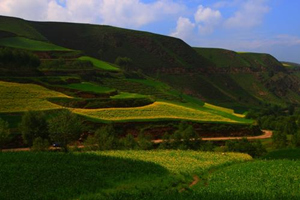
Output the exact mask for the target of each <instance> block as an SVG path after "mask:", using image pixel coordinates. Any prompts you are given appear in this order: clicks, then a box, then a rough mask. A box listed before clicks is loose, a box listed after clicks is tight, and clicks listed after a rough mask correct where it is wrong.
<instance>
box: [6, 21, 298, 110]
mask: <svg viewBox="0 0 300 200" xmlns="http://www.w3.org/2000/svg"><path fill="white" fill-rule="evenodd" d="M8 22H9V23H8ZM0 30H2V32H1V33H0V37H1V38H2V39H3V38H4V39H7V37H12V35H14V36H19V37H26V38H30V39H34V40H44V41H47V42H48V43H52V44H55V45H58V46H61V47H63V48H67V49H73V50H78V51H74V52H70V53H65V54H62V53H61V52H58V53H53V51H50V50H49V52H43V53H41V52H36V51H34V53H35V54H36V55H38V56H39V57H40V58H42V59H50V60H51V59H52V60H53V59H57V58H60V57H64V58H67V59H77V58H78V57H81V56H83V55H88V56H90V57H93V58H95V59H100V60H102V61H105V62H109V63H114V62H115V60H116V59H117V58H119V57H123V58H126V59H127V60H130V62H128V63H127V64H126V66H125V67H122V71H118V70H116V72H115V74H114V75H109V76H107V74H105V73H104V72H102V71H101V68H99V69H98V70H95V69H90V68H88V69H90V70H89V71H84V70H83V69H84V68H82V69H81V70H80V69H78V67H77V69H76V70H75V69H74V70H73V69H72V70H69V69H68V70H66V71H64V70H60V71H58V70H57V67H53V66H52V68H49V67H47V68H43V70H44V69H46V70H44V71H43V73H44V74H45V73H47V74H48V75H49V74H52V75H67V74H68V75H76V74H77V75H80V76H81V78H83V77H84V78H83V79H84V80H83V81H96V82H97V83H100V84H104V85H105V86H109V87H110V86H113V87H118V88H119V89H124V90H125V91H124V92H130V91H128V88H124V86H123V85H122V82H124V83H125V82H126V83H128V81H126V80H125V79H124V77H125V78H134V79H135V78H137V79H140V78H142V79H145V76H144V75H145V74H146V75H147V76H146V77H148V78H151V79H156V80H159V81H161V82H164V83H166V84H167V85H168V86H169V87H171V88H172V89H173V90H174V89H175V90H176V91H177V94H176V95H175V96H177V97H175V96H174V94H171V93H172V92H171V93H169V92H167V93H168V95H167V96H168V98H167V99H168V100H170V99H171V100H175V99H176V101H180V96H182V95H184V94H185V95H190V96H193V97H195V98H197V99H199V101H202V102H203V101H204V102H208V103H212V104H216V105H219V106H224V107H229V108H233V109H235V110H240V111H241V112H242V111H245V110H247V109H248V108H249V107H259V106H262V105H263V104H264V102H266V103H272V104H279V105H285V104H290V103H292V104H299V103H300V91H299V88H300V79H299V77H300V75H299V74H298V73H296V72H295V73H294V72H293V73H292V72H291V71H290V70H289V69H287V68H286V67H284V66H283V65H282V64H281V63H280V62H279V61H277V60H276V59H275V58H274V57H272V56H271V55H268V54H257V53H238V52H234V51H230V50H224V49H212V48H192V47H190V46H189V45H187V44H186V43H184V42H183V41H182V40H180V39H176V38H172V37H167V36H162V35H157V34H152V33H147V32H141V31H133V30H127V29H121V28H115V27H110V26H100V25H90V24H75V23H57V22H30V21H25V20H21V19H17V18H7V17H0ZM0 45H1V44H0ZM93 58H92V59H93ZM82 61H83V60H82ZM85 61H86V62H88V60H85ZM44 62H46V61H43V62H42V63H44ZM49 62H52V61H47V63H49ZM53 62H54V61H53ZM52 65H55V63H54V64H52ZM89 67H90V66H89ZM117 67H118V66H117ZM50 69H51V70H50ZM109 73H110V72H109ZM117 74H118V75H117ZM146 79H147V78H146ZM131 86H133V85H132V83H130V87H131ZM133 87H137V88H140V86H136V85H135V86H133ZM133 87H132V88H130V89H133V91H134V92H133V93H141V94H144V95H149V92H143V90H144V89H145V85H144V86H142V88H143V89H134V88H133ZM137 90H141V92H139V91H137ZM145 90H148V89H145ZM145 90H144V91H145ZM155 90H156V92H154V93H155V94H158V93H159V92H157V90H160V89H159V88H156V89H155ZM149 91H150V90H149ZM178 91H179V92H178ZM152 92H153V91H152ZM152 92H150V94H151V93H152ZM165 92H166V91H164V93H165ZM180 93H181V94H180ZM158 96H160V99H164V95H161V94H158ZM170 96H173V97H170ZM161 97H162V98H161ZM181 98H182V97H181Z"/></svg>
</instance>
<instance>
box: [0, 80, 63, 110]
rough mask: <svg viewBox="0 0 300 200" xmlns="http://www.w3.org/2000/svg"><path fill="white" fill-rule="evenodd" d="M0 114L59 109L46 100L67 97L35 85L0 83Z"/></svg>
mask: <svg viewBox="0 0 300 200" xmlns="http://www.w3.org/2000/svg"><path fill="white" fill-rule="evenodd" d="M0 96H1V99H0V104H1V106H0V112H23V111H28V110H51V109H58V108H61V107H60V106H58V105H56V104H53V103H50V102H49V101H47V100H46V99H47V98H51V97H68V96H66V95H64V94H62V93H59V92H55V91H51V90H48V89H46V88H44V87H42V86H38V85H35V84H19V83H11V82H4V81H0Z"/></svg>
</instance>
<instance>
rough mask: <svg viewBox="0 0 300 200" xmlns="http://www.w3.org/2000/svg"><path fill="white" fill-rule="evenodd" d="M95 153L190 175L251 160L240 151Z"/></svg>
mask: <svg viewBox="0 0 300 200" xmlns="http://www.w3.org/2000/svg"><path fill="white" fill-rule="evenodd" d="M96 154H97V155H107V156H113V157H118V158H128V159H134V160H142V161H147V162H153V163H156V164H158V165H161V166H163V167H165V168H166V169H168V170H169V171H170V172H172V173H178V174H180V173H183V174H190V175H193V174H194V173H201V172H204V171H205V170H208V169H209V168H212V167H217V166H220V165H224V164H231V163H236V162H242V161H248V160H252V157H251V156H249V155H248V154H242V153H226V154H222V153H215V152H199V151H182V150H159V151H103V152H96Z"/></svg>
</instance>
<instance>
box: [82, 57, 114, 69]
mask: <svg viewBox="0 0 300 200" xmlns="http://www.w3.org/2000/svg"><path fill="white" fill-rule="evenodd" d="M78 59H79V60H86V61H90V62H92V63H93V65H94V66H95V67H97V68H99V69H103V70H107V71H120V69H119V68H117V67H114V66H112V65H111V64H109V63H107V62H104V61H101V60H98V59H96V58H92V57H89V56H82V57H80V58H78Z"/></svg>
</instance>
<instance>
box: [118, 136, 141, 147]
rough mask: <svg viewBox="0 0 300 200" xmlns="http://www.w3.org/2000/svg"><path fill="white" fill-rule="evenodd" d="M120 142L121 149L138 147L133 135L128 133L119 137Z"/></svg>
mask: <svg viewBox="0 0 300 200" xmlns="http://www.w3.org/2000/svg"><path fill="white" fill-rule="evenodd" d="M120 144H121V147H122V148H123V149H130V150H133V149H136V148H137V147H138V144H137V142H136V141H135V139H134V137H133V135H131V134H128V135H126V137H124V138H122V139H120Z"/></svg>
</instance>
